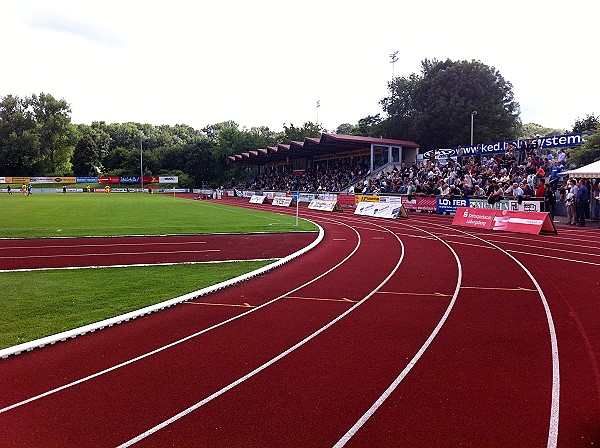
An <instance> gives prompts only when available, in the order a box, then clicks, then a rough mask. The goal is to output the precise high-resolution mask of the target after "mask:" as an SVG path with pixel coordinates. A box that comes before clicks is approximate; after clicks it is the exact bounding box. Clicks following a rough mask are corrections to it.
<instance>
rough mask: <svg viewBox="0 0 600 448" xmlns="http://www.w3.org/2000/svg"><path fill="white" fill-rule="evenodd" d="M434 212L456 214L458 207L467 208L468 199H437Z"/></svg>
mask: <svg viewBox="0 0 600 448" xmlns="http://www.w3.org/2000/svg"><path fill="white" fill-rule="evenodd" d="M436 202H437V204H436V207H435V208H436V211H438V212H441V213H446V212H450V213H456V209H457V208H458V207H468V206H469V199H468V198H437V201H436Z"/></svg>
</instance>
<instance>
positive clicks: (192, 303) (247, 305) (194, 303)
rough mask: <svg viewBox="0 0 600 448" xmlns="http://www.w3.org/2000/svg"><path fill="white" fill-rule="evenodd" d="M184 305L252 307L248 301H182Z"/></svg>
mask: <svg viewBox="0 0 600 448" xmlns="http://www.w3.org/2000/svg"><path fill="white" fill-rule="evenodd" d="M183 304H184V305H204V306H227V307H233V308H254V306H253V305H250V304H249V303H245V302H244V303H243V304H242V305H240V304H231V303H211V302H183Z"/></svg>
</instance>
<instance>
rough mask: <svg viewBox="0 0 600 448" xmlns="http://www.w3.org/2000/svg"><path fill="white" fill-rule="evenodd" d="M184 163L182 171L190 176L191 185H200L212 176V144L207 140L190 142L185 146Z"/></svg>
mask: <svg viewBox="0 0 600 448" xmlns="http://www.w3.org/2000/svg"><path fill="white" fill-rule="evenodd" d="M185 153H186V165H185V170H184V172H185V173H187V174H188V175H189V176H190V179H191V180H192V181H193V185H195V186H197V187H201V186H202V185H203V182H210V181H211V180H212V179H213V178H214V176H215V172H214V163H213V153H212V145H211V144H210V142H209V141H208V140H204V141H198V142H195V143H190V144H188V145H186V146H185Z"/></svg>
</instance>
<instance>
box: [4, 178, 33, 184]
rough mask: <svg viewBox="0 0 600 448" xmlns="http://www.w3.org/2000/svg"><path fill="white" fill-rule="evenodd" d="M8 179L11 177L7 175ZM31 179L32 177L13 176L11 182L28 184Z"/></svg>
mask: <svg viewBox="0 0 600 448" xmlns="http://www.w3.org/2000/svg"><path fill="white" fill-rule="evenodd" d="M7 179H9V178H8V177H7ZM30 180H31V178H29V177H13V178H12V179H11V180H10V183H12V184H28V183H29V181H30Z"/></svg>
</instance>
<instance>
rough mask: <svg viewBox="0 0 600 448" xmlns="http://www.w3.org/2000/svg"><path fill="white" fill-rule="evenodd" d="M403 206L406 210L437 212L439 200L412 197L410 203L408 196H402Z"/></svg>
mask: <svg viewBox="0 0 600 448" xmlns="http://www.w3.org/2000/svg"><path fill="white" fill-rule="evenodd" d="M402 205H403V206H404V208H405V209H406V210H411V211H419V210H423V211H427V212H435V211H436V210H437V198H435V197H424V196H412V197H411V199H410V201H409V200H408V196H402Z"/></svg>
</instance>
